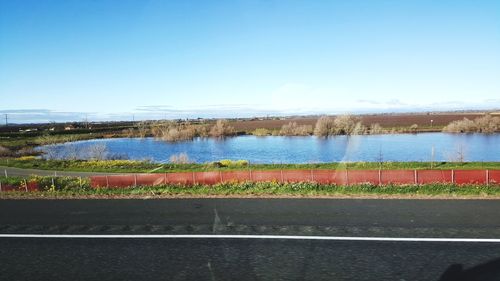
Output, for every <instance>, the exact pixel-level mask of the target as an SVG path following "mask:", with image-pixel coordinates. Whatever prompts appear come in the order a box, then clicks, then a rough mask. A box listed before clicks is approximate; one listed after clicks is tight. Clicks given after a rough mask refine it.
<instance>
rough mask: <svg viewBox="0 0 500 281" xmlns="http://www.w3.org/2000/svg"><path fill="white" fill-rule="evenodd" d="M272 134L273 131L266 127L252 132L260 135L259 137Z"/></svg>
mask: <svg viewBox="0 0 500 281" xmlns="http://www.w3.org/2000/svg"><path fill="white" fill-rule="evenodd" d="M271 134H272V132H271V131H270V130H268V129H266V128H258V129H255V130H254V131H253V132H252V135H254V136H258V137H264V136H269V135H271Z"/></svg>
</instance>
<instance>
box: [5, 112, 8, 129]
mask: <svg viewBox="0 0 500 281" xmlns="http://www.w3.org/2000/svg"><path fill="white" fill-rule="evenodd" d="M8 125H9V115H7V114H5V126H6V127H7V126H8Z"/></svg>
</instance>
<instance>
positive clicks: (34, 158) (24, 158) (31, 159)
mask: <svg viewBox="0 0 500 281" xmlns="http://www.w3.org/2000/svg"><path fill="white" fill-rule="evenodd" d="M17 160H20V161H33V160H36V157H35V156H21V157H18V158H17Z"/></svg>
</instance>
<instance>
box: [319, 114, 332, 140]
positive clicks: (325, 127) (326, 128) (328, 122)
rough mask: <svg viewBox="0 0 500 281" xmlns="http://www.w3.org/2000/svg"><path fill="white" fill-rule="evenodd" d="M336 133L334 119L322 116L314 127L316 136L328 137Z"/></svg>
mask: <svg viewBox="0 0 500 281" xmlns="http://www.w3.org/2000/svg"><path fill="white" fill-rule="evenodd" d="M334 133H335V121H334V119H333V118H332V117H329V116H321V117H320V118H319V119H318V121H316V126H315V127H314V135H315V136H319V137H327V136H329V135H333V134H334Z"/></svg>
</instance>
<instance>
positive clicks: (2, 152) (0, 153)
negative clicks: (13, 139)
mask: <svg viewBox="0 0 500 281" xmlns="http://www.w3.org/2000/svg"><path fill="white" fill-rule="evenodd" d="M12 154H13V153H12V151H11V150H10V149H8V148H6V147H3V146H0V157H9V156H12Z"/></svg>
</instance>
